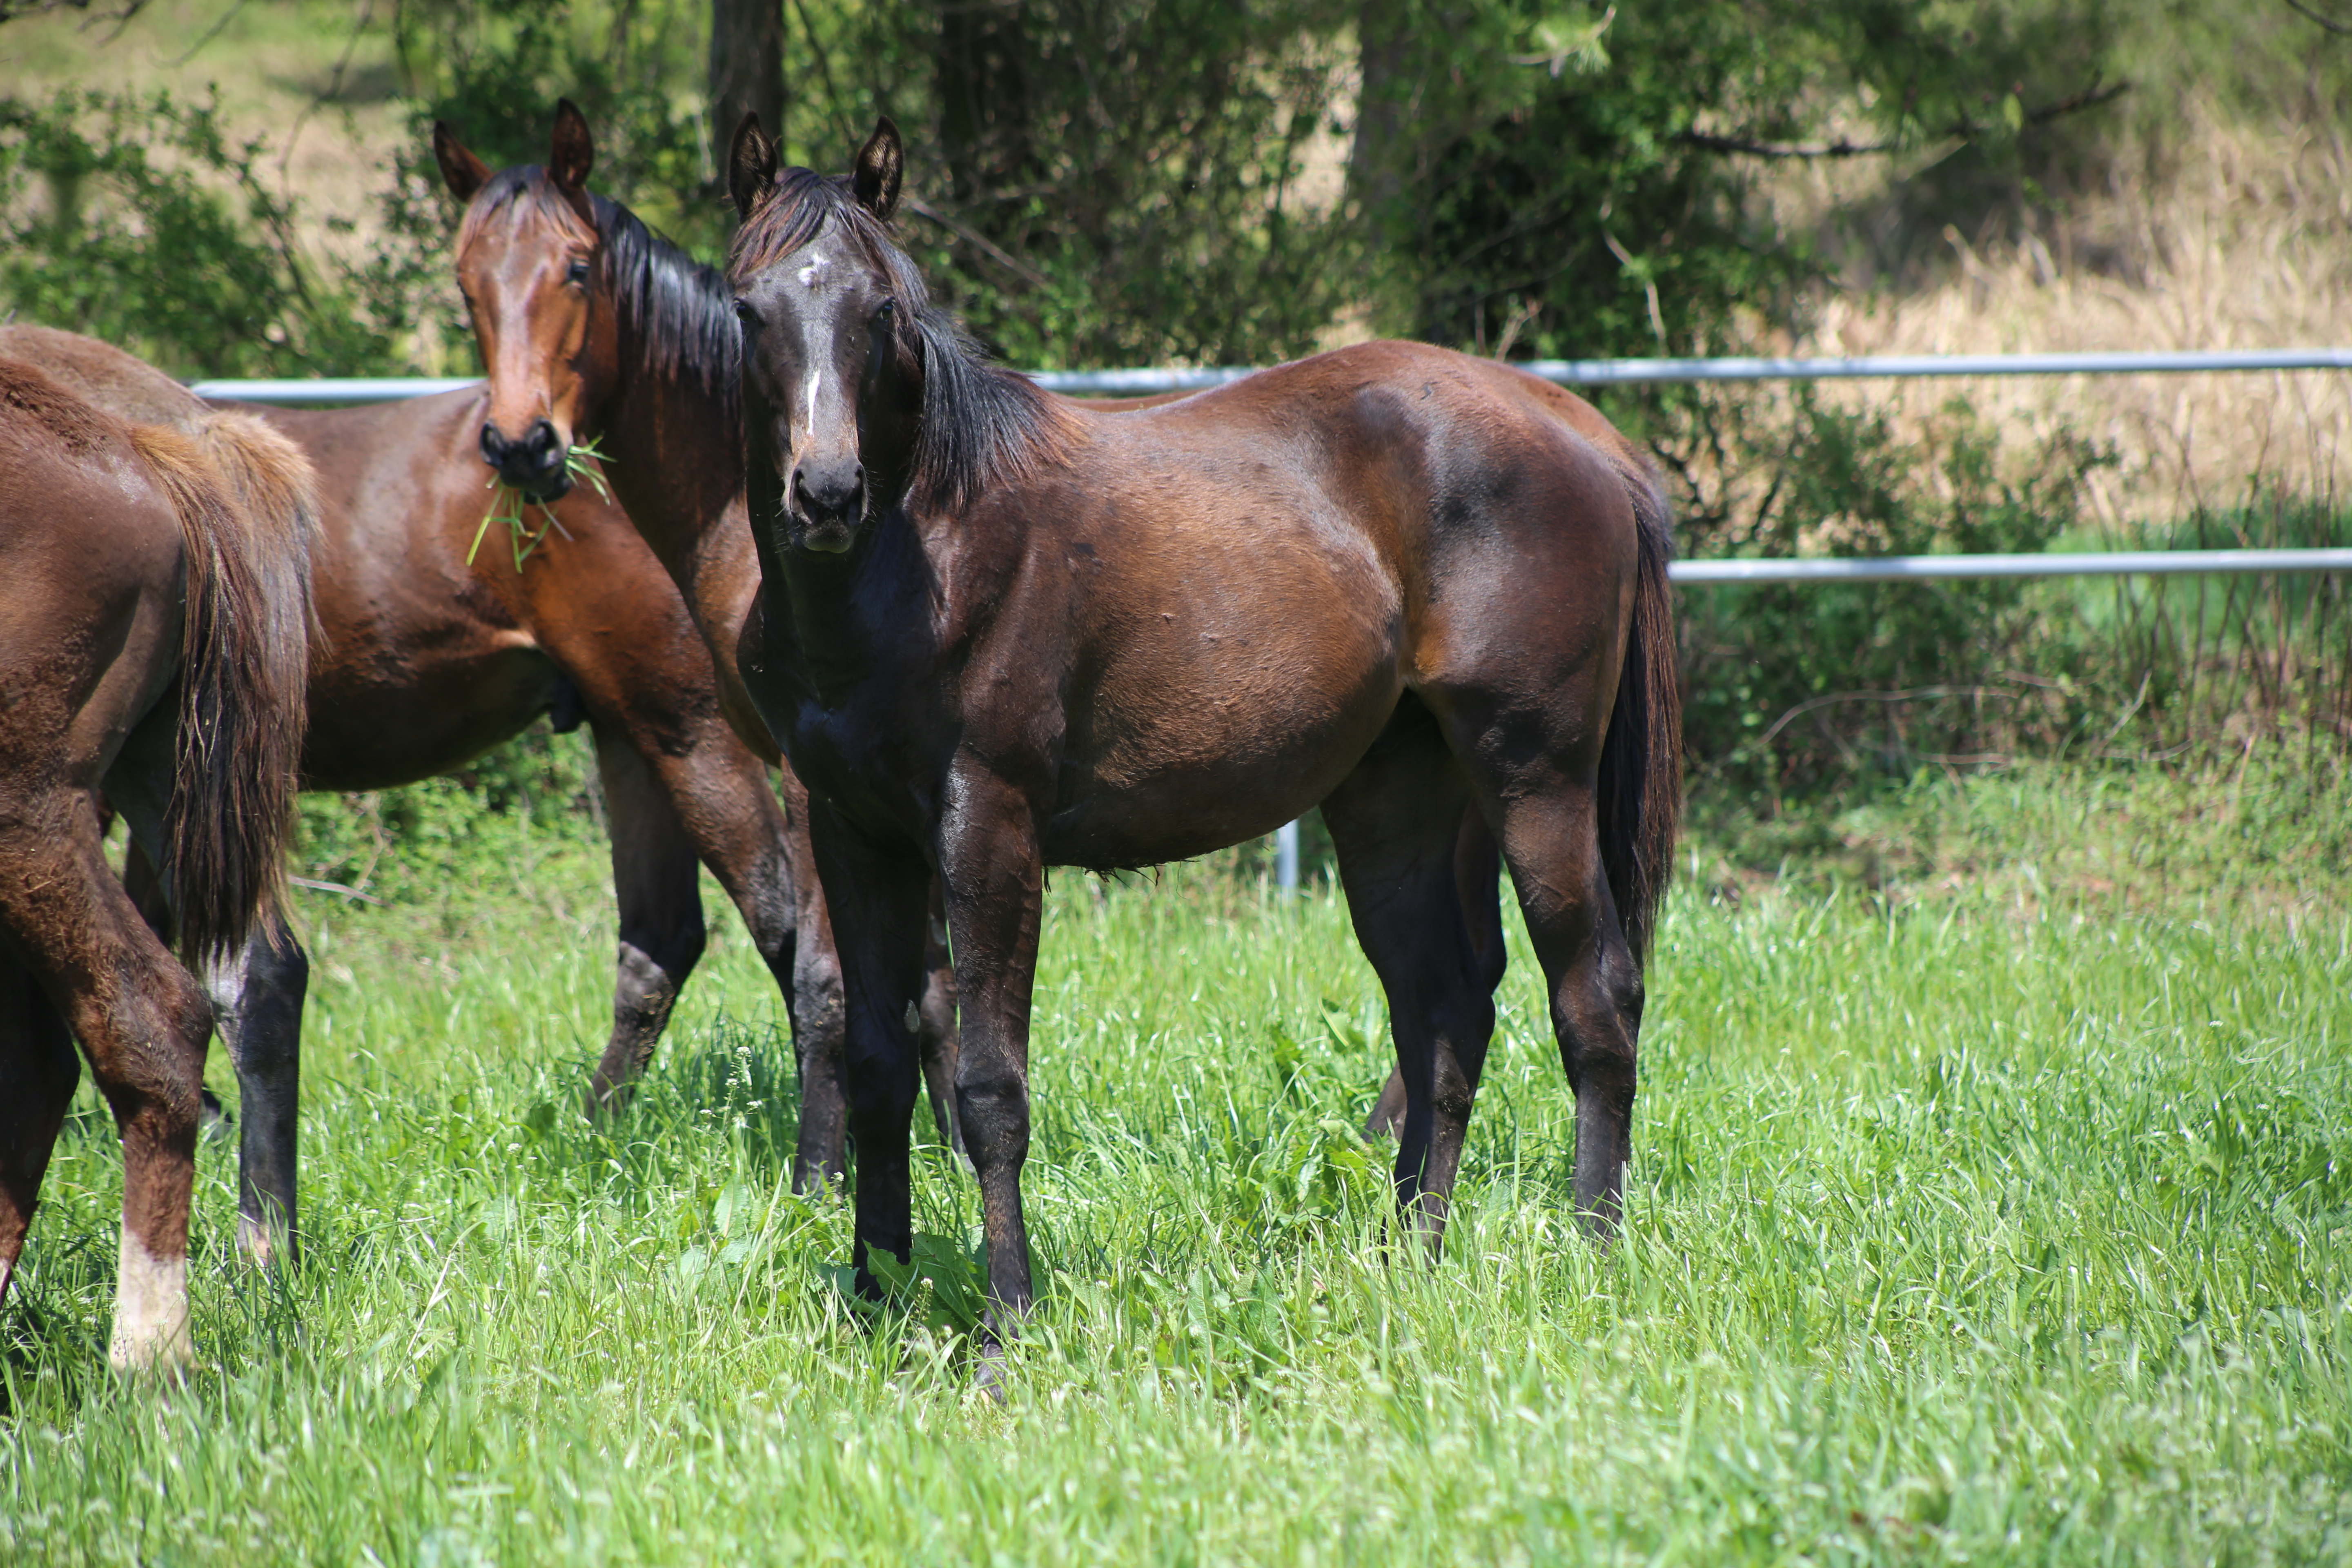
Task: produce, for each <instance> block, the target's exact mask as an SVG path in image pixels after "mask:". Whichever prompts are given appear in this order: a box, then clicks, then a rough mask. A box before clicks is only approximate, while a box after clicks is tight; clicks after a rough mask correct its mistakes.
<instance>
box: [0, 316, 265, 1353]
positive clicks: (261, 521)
mask: <svg viewBox="0 0 2352 1568" xmlns="http://www.w3.org/2000/svg"><path fill="white" fill-rule="evenodd" d="M149 374H153V373H152V372H151V373H149ZM157 379H158V380H161V378H160V377H158V378H157ZM163 386H165V387H170V386H171V384H170V383H169V382H168V381H164V382H163ZM172 390H173V392H175V393H177V397H178V402H177V405H175V406H173V407H172V408H170V409H169V410H168V411H167V412H168V413H169V415H170V417H169V419H168V420H167V421H166V422H165V423H162V424H152V423H144V422H140V423H134V422H131V421H129V420H125V419H122V418H121V417H118V416H115V415H113V414H111V413H109V412H107V411H106V410H105V409H103V408H101V407H100V406H98V405H95V404H93V403H91V402H89V401H88V400H86V399H84V398H82V397H80V396H79V395H76V393H75V392H74V391H72V390H70V389H69V388H68V385H67V384H65V383H64V382H63V381H60V380H58V379H57V378H53V377H52V376H50V375H49V374H47V373H46V372H45V371H43V370H42V369H41V368H39V367H37V366H36V365H33V364H29V363H25V362H23V361H20V360H15V359H0V579H5V582H6V583H7V584H8V587H7V592H6V594H5V597H0V1294H5V1290H6V1289H7V1284H8V1280H9V1278H10V1276H11V1275H12V1274H13V1272H14V1271H15V1268H16V1259H17V1258H18V1256H19V1255H20V1253H21V1251H22V1249H23V1247H24V1242H25V1232H26V1226H28V1225H29V1224H30V1223H31V1220H32V1215H33V1208H34V1205H35V1203H36V1201H37V1199H38V1197H39V1194H40V1185H41V1177H42V1175H43V1173H45V1172H46V1171H47V1167H48V1161H49V1154H50V1152H51V1150H52V1149H53V1148H54V1146H55V1144H56V1142H57V1137H58V1129H59V1128H60V1126H61V1125H62V1124H63V1120H64V1116H65V1110H66V1106H67V1103H68V1100H70V1099H71V1097H72V1094H73V1089H74V1083H75V1079H76V1078H77V1076H78V1069H77V1067H76V1064H75V1061H74V1055H73V1044H72V1041H73V1039H74V1038H77V1037H78V1038H79V1040H80V1041H81V1045H82V1049H83V1051H84V1052H85V1053H86V1054H87V1055H88V1056H89V1062H90V1069H91V1071H92V1073H93V1074H95V1076H96V1077H97V1079H98V1084H99V1088H100V1090H101V1091H102V1092H103V1093H104V1094H105V1096H106V1099H107V1102H108V1104H109V1105H110V1106H111V1107H112V1109H113V1111H114V1116H115V1121H116V1123H117V1125H118V1126H119V1128H120V1129H121V1137H122V1152H123V1183H122V1244H121V1268H120V1272H119V1274H118V1276H117V1279H116V1285H115V1316H114V1331H113V1336H112V1342H111V1346H110V1359H111V1360H112V1362H113V1363H114V1364H115V1366H117V1367H118V1368H124V1369H128V1368H133V1367H141V1366H149V1365H155V1364H159V1363H161V1364H173V1363H183V1362H184V1361H186V1360H187V1359H188V1358H189V1357H190V1356H191V1355H192V1354H193V1353H194V1346H193V1342H192V1341H191V1338H190V1334H189V1328H188V1280H187V1251H188V1213H189V1206H190V1203H191V1200H192V1196H193V1191H192V1189H193V1184H194V1171H195V1166H194V1156H195V1141H196V1126H197V1117H198V1105H199V1097H200V1094H201V1091H202V1089H203V1083H204V1065H205V1046H206V1043H207V1041H208V1039H209V1037H210V1035H211V1032H212V1024H213V1019H212V1009H211V1007H210V1006H209V1005H207V1003H206V1001H205V993H204V989H203V987H202V986H201V985H200V984H198V983H197V981H196V979H195V977H194V975H192V974H191V973H189V972H188V971H187V970H186V969H184V968H183V967H182V966H181V965H180V964H179V963H175V962H173V958H172V955H171V953H170V952H169V951H168V950H167V949H166V948H165V947H164V945H163V942H162V941H161V940H159V938H158V937H157V936H156V934H155V933H154V931H152V930H151V929H150V927H149V925H148V923H147V921H145V920H143V919H142V917H141V915H140V912H139V910H138V909H137V908H136V907H135V906H134V905H133V904H132V902H131V899H130V897H129V896H128V894H126V893H125V892H124V890H123V889H122V886H121V883H120V882H119V881H117V880H116V879H115V877H114V875H113V873H112V872H111V870H110V868H108V866H107V863H106V858H105V852H104V847H103V844H102V842H101V840H102V829H101V827H100V805H99V800H100V793H101V792H103V795H104V797H105V799H106V800H108V801H110V802H111V803H112V804H113V805H114V806H115V807H116V808H117V809H119V810H120V811H121V814H122V815H123V816H124V817H125V819H126V820H127V821H128V823H129V824H130V828H131V836H132V837H133V839H134V840H135V841H136V842H137V843H139V844H140V845H141V846H142V847H143V848H144V850H145V851H146V853H147V855H148V856H149V857H150V858H151V859H152V861H153V863H154V864H155V865H157V866H159V867H161V868H163V889H164V892H165V894H166V897H167V899H168V902H169V904H170V907H171V911H172V915H173V923H174V925H175V926H176V928H177V931H178V934H179V942H180V950H181V952H182V953H183V954H184V956H185V957H186V958H187V960H188V961H189V962H190V963H207V962H212V961H215V960H218V959H220V958H222V957H225V956H226V955H228V954H230V953H232V952H236V951H238V950H240V949H242V948H243V947H244V946H245V945H246V943H247V938H248V936H249V934H250V933H251V932H252V931H254V930H255V929H256V928H257V926H258V925H261V924H264V923H266V922H268V921H272V920H274V919H275V916H276V910H277V906H278V892H279V889H280V878H281V876H282V868H283V862H284V856H285V850H286V846H287V839H288V836H289V829H290V826H291V806H292V804H293V795H294V787H295V763H296V759H297V757H298V756H299V753H300V750H301V744H302V725H303V707H302V670H303V661H304V658H305V647H306V642H307V631H308V625H309V621H308V610H307V606H308V602H309V593H308V584H307V582H306V574H307V571H308V559H309V552H310V527H311V508H310V499H309V490H310V470H309V467H308V465H307V464H305V463H304V462H303V460H302V458H301V456H300V454H299V452H297V451H296V450H295V449H294V448H293V447H291V446H290V445H289V443H288V442H286V441H285V440H283V439H282V438H280V437H278V436H276V435H275V434H273V433H272V432H271V431H269V430H268V428H267V427H265V426H260V425H258V424H257V423H256V422H254V421H251V420H248V419H246V418H244V417H242V416H236V415H210V414H207V413H206V412H205V409H204V408H203V406H202V405H200V404H197V403H196V402H195V400H194V398H191V397H189V396H188V395H186V394H185V393H184V392H181V391H179V390H178V389H177V388H173V389H172Z"/></svg>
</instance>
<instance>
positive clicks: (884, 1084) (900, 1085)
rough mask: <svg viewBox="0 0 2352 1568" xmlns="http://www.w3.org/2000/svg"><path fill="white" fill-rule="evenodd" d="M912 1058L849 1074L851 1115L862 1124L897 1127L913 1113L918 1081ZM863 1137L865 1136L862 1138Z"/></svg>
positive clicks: (877, 1065)
mask: <svg viewBox="0 0 2352 1568" xmlns="http://www.w3.org/2000/svg"><path fill="white" fill-rule="evenodd" d="M913 1068H914V1061H913V1058H911V1057H909V1058H907V1059H906V1060H905V1061H903V1062H899V1061H893V1062H889V1063H887V1064H876V1065H875V1067H874V1068H869V1069H868V1070H866V1071H863V1072H859V1071H852V1072H851V1073H850V1075H849V1114H850V1116H851V1117H852V1118H853V1119H854V1120H855V1121H858V1122H860V1123H880V1124H882V1125H883V1126H886V1127H888V1126H898V1125H901V1124H903V1123H904V1122H905V1121H906V1120H907V1118H908V1117H909V1116H911V1115H913V1114H914V1110H915V1078H916V1075H915V1073H914V1071H913V1070H912V1069H913ZM861 1136H863V1135H861Z"/></svg>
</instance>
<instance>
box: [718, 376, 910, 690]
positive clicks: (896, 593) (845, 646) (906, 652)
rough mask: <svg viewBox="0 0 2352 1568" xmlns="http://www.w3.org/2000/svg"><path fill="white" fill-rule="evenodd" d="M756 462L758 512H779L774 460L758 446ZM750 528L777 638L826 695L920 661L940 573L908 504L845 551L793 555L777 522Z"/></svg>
mask: <svg viewBox="0 0 2352 1568" xmlns="http://www.w3.org/2000/svg"><path fill="white" fill-rule="evenodd" d="M745 415H746V420H745V423H746V425H747V426H748V427H750V428H753V429H766V428H771V427H772V426H771V425H770V424H769V423H767V416H766V412H765V411H764V410H761V409H757V408H747V409H746V410H745ZM746 460H747V463H748V465H749V467H748V470H747V474H748V486H747V489H748V500H749V505H750V509H751V511H750V515H751V516H752V517H762V516H765V517H773V516H775V515H776V513H777V512H778V510H780V509H781V508H782V503H783V491H782V486H781V484H780V483H779V482H778V481H777V479H776V477H775V476H776V468H775V463H774V459H773V458H772V457H770V456H767V455H766V454H764V453H762V452H760V451H757V450H754V451H751V452H749V453H747V454H746ZM747 533H748V535H749V537H750V538H751V541H752V542H753V548H754V552H755V554H756V557H757V561H758V567H759V572H760V576H761V593H762V603H763V605H764V606H765V619H766V622H767V632H768V635H769V636H770V637H772V638H776V639H779V640H780V641H781V642H782V645H783V646H784V647H787V648H789V649H790V650H791V651H790V656H789V657H790V658H791V660H792V662H793V665H794V667H795V668H797V669H798V671H799V673H800V675H801V677H802V679H803V680H804V681H805V683H806V684H807V686H808V687H809V689H811V690H812V692H813V693H814V696H815V697H816V698H817V700H819V701H820V702H822V703H824V705H825V706H827V707H833V706H837V705H838V704H839V703H840V701H841V700H843V699H844V698H845V696H846V694H847V693H848V692H849V691H850V690H851V689H854V688H856V687H857V686H858V685H860V684H861V683H863V682H865V681H866V680H867V679H868V678H870V677H872V676H873V675H874V674H876V673H877V671H879V670H881V669H883V668H885V667H886V666H889V667H899V666H904V665H905V664H906V663H907V662H908V660H910V659H914V658H919V650H918V647H917V643H918V641H919V630H918V628H919V627H921V626H926V625H927V624H928V623H929V585H930V584H931V582H932V580H933V576H934V574H933V571H932V563H931V562H930V561H929V556H928V554H927V550H926V544H925V541H924V539H923V537H922V535H921V533H920V531H919V529H918V528H917V526H916V524H915V522H914V520H913V519H912V518H911V517H910V516H909V515H908V510H907V508H906V507H905V506H904V505H903V504H901V505H898V506H895V507H892V508H891V509H890V510H888V511H887V512H885V513H882V514H881V515H879V516H876V517H873V518H869V519H868V520H867V521H866V523H865V525H864V526H863V527H861V528H860V529H859V530H858V539H857V542H856V544H855V545H854V546H853V547H852V548H851V550H850V551H849V552H848V553H847V554H845V555H838V556H833V555H812V554H809V553H808V552H804V551H793V552H786V551H784V550H782V549H781V548H780V547H779V545H778V542H777V540H776V537H775V532H774V531H773V530H772V529H767V528H761V527H757V526H753V527H751V528H750V529H748V530H747ZM877 617H878V618H877Z"/></svg>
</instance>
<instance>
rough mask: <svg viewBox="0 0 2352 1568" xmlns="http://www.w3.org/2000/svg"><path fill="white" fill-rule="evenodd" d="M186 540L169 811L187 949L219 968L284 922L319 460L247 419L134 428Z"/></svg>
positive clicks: (166, 843)
mask: <svg viewBox="0 0 2352 1568" xmlns="http://www.w3.org/2000/svg"><path fill="white" fill-rule="evenodd" d="M131 440H132V443H133V445H134V446H135V447H137V449H138V451H139V453H140V456H141V457H142V458H143V459H144V460H145V462H146V464H147V467H148V468H149V469H150V470H151V471H152V473H153V474H154V475H155V476H156V479H158V481H159V482H160V483H161V484H162V486H163V490H164V492H165V493H166V494H167V495H168V496H169V497H170V498H171V500H172V505H173V510H174V511H175V512H176V513H177V514H178V516H179V520H180V529H181V534H182V538H183V540H184V543H185V546H186V552H185V559H186V563H187V566H186V574H187V588H186V609H185V613H184V616H183V630H182V633H181V648H180V655H181V658H180V680H179V689H180V716H179V717H180V721H179V725H178V731H177V742H176V744H177V754H176V756H175V758H174V765H173V785H172V795H171V801H170V804H169V805H167V806H166V808H165V811H164V816H163V849H164V859H165V865H164V868H163V878H164V884H165V888H166V890H167V893H168V896H169V898H170V900H171V903H172V911H173V917H174V919H173V924H174V926H175V928H176V931H177V937H178V945H179V948H180V952H181V954H182V955H183V956H184V957H185V958H186V959H188V960H189V961H190V962H191V963H207V962H212V961H216V960H219V959H222V958H225V957H226V956H227V955H228V954H230V953H232V952H236V950H238V949H240V948H242V947H243V946H244V945H245V943H246V941H247V938H248V936H249V935H250V934H251V932H252V930H253V927H254V926H255V924H256V923H257V922H267V923H268V925H270V926H272V927H275V926H276V925H278V923H279V922H280V921H281V920H282V918H283V915H284V901H285V889H286V880H285V877H286V856H287V852H288V851H289V849H290V848H291V847H292V840H293V830H294V796H295V793H296V791H297V790H298V789H299V773H300V768H301V759H302V739H303V733H304V725H305V721H306V718H307V715H308V705H307V701H306V691H307V688H308V684H309V678H310V628H311V624H312V611H311V606H310V547H311V542H312V540H313V539H314V538H315V536H316V534H317V531H318V503H317V500H316V497H315V494H314V491H313V483H314V481H313V478H312V474H311V470H310V463H309V462H308V461H307V460H306V459H305V458H303V456H302V454H301V452H300V450H299V448H298V447H295V446H294V445H293V443H292V442H290V441H289V440H288V439H287V438H286V437H283V436H281V435H279V434H278V432H276V431H275V430H273V429H271V428H270V427H269V426H267V425H265V424H263V423H262V422H261V421H259V420H257V419H255V418H253V417H251V416H247V415H240V414H226V413H224V414H217V415H215V416H212V417H210V418H208V419H205V420H203V421H201V422H199V423H198V424H196V426H194V428H193V429H187V428H185V427H184V429H183V430H173V429H171V428H167V427H165V426H155V425H134V426H131Z"/></svg>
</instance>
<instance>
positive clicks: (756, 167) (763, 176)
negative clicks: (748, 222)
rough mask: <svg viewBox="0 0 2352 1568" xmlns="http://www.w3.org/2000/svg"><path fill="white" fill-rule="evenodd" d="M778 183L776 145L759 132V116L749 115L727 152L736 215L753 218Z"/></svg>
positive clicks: (731, 193) (736, 131)
mask: <svg viewBox="0 0 2352 1568" xmlns="http://www.w3.org/2000/svg"><path fill="white" fill-rule="evenodd" d="M775 181H776V144H775V143H774V142H771V141H769V140H768V137H767V132H763V131H761V129H760V117H759V116H758V115H757V114H746V115H744V116H743V122H742V123H741V124H740V125H738V126H736V127H735V142H734V144H733V145H732V146H731V147H730V148H729V149H728V153H727V192H728V194H729V195H731V196H733V197H734V198H735V212H736V215H737V216H740V217H747V218H748V217H750V216H751V213H752V209H754V208H755V207H757V206H758V205H760V204H761V202H763V201H766V200H767V199H768V191H769V189H770V187H772V185H773V184H775Z"/></svg>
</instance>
